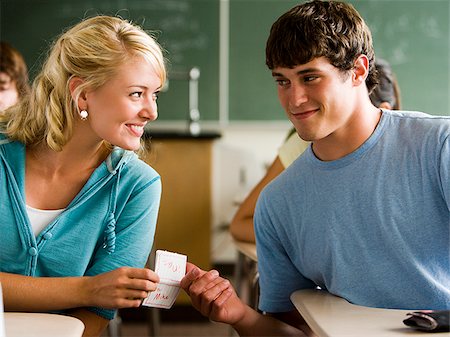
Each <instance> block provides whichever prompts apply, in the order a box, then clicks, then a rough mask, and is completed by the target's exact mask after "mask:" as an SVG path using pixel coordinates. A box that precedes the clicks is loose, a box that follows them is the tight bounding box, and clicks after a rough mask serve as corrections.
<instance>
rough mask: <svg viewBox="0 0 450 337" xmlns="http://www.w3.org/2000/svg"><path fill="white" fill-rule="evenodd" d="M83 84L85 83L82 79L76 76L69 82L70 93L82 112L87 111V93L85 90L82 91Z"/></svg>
mask: <svg viewBox="0 0 450 337" xmlns="http://www.w3.org/2000/svg"><path fill="white" fill-rule="evenodd" d="M82 84H84V81H83V80H82V79H81V78H79V77H76V76H74V77H72V78H71V79H70V80H69V91H70V95H71V96H72V99H73V100H74V101H75V102H76V104H77V106H78V108H79V109H80V110H86V109H87V102H86V92H85V90H84V89H82Z"/></svg>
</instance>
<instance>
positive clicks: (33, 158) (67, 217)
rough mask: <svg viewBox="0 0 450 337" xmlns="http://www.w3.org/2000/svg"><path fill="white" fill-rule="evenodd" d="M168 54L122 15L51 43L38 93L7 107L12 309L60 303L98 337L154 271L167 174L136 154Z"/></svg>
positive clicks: (3, 154)
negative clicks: (151, 259) (151, 261)
mask: <svg viewBox="0 0 450 337" xmlns="http://www.w3.org/2000/svg"><path fill="white" fill-rule="evenodd" d="M165 79H166V70H165V65H164V58H163V54H162V51H161V49H160V47H159V45H158V44H157V42H156V41H155V40H154V39H153V38H152V37H151V36H150V35H148V34H147V33H146V32H144V31H143V30H142V29H141V28H140V27H138V26H135V25H133V24H131V23H129V22H127V21H125V20H122V19H120V18H117V17H108V16H97V17H93V18H90V19H86V20H84V21H82V22H80V23H79V24H77V25H75V26H74V27H73V28H71V29H70V30H68V31H67V32H65V33H64V34H62V35H61V36H60V37H59V38H58V39H57V40H56V42H55V43H54V45H53V46H52V48H51V50H50V53H49V56H48V59H47V61H46V63H45V64H44V66H43V69H42V71H41V73H40V74H39V75H38V76H37V77H36V79H35V81H34V83H33V86H32V90H31V94H30V95H29V96H28V97H26V98H25V99H24V100H23V101H22V102H21V103H19V104H18V105H16V106H14V107H12V108H10V109H8V110H5V111H4V112H3V113H2V114H1V115H0V181H1V183H0V195H1V196H2V197H1V203H0V218H1V219H2V221H1V222H0V231H1V235H2V245H0V256H1V257H2V263H1V265H0V282H1V283H2V287H3V293H4V302H5V309H6V310H8V311H38V312H46V311H60V312H64V313H67V314H69V315H73V316H75V317H78V318H80V319H81V320H82V321H83V322H84V324H85V326H86V329H85V335H86V336H98V335H100V334H101V332H102V331H103V330H104V328H105V327H106V326H107V324H108V322H109V320H110V319H112V318H113V316H114V313H115V309H117V308H127V307H137V306H139V305H140V302H141V300H142V299H143V298H144V297H146V296H147V294H148V292H150V291H153V290H155V288H156V283H157V282H158V281H159V279H158V276H157V275H156V274H155V273H154V272H153V271H151V270H149V269H145V268H144V265H145V262H146V260H147V257H148V254H149V252H150V250H151V247H152V243H153V236H154V232H155V225H156V218H157V213H158V208H159V202H160V194H161V182H160V177H159V175H158V174H157V172H155V171H154V170H153V169H152V168H151V167H149V166H147V165H146V164H145V163H144V162H142V161H141V160H139V159H138V158H137V156H136V154H135V153H134V152H135V151H137V150H139V149H140V147H141V142H140V141H141V136H142V135H143V132H144V126H145V125H146V124H147V123H148V122H151V121H153V120H155V119H156V117H157V105H156V99H157V95H158V92H159V90H160V88H161V87H162V86H163V84H164V81H165Z"/></svg>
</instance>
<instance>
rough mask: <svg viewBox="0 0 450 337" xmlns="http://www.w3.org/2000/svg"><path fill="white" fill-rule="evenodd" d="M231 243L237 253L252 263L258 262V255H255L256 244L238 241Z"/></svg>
mask: <svg viewBox="0 0 450 337" xmlns="http://www.w3.org/2000/svg"><path fill="white" fill-rule="evenodd" d="M233 243H234V245H235V246H236V249H237V250H238V251H239V252H241V253H242V254H244V255H245V256H247V257H249V258H250V259H252V260H253V261H255V262H258V255H257V253H256V244H254V243H250V242H244V241H238V240H233Z"/></svg>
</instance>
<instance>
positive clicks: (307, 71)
mask: <svg viewBox="0 0 450 337" xmlns="http://www.w3.org/2000/svg"><path fill="white" fill-rule="evenodd" d="M314 72H320V69H319V68H313V67H311V68H306V69H302V70H299V71H297V72H296V74H297V75H304V74H309V73H314ZM272 76H273V77H285V76H284V75H283V74H281V73H278V72H276V71H272Z"/></svg>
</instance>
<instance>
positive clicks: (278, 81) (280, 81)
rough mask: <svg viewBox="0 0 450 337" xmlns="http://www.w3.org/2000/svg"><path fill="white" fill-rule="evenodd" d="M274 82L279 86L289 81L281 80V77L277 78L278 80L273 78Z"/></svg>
mask: <svg viewBox="0 0 450 337" xmlns="http://www.w3.org/2000/svg"><path fill="white" fill-rule="evenodd" d="M275 82H276V83H277V84H278V85H279V86H280V87H285V86H286V85H288V84H289V81H288V80H281V79H278V80H275Z"/></svg>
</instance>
